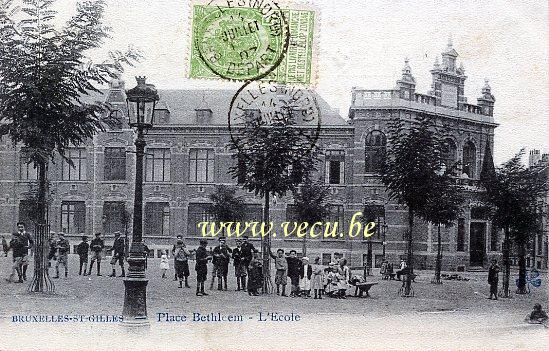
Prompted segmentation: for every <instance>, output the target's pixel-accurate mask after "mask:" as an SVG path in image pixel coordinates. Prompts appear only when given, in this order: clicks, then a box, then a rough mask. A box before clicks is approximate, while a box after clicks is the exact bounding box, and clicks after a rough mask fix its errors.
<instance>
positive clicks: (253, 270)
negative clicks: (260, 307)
mask: <svg viewBox="0 0 549 351" xmlns="http://www.w3.org/2000/svg"><path fill="white" fill-rule="evenodd" d="M262 286H263V264H262V263H261V259H260V258H259V253H258V252H254V257H253V259H252V261H251V262H250V265H249V267H248V295H250V296H258V295H259V292H258V290H259V289H261V287H262Z"/></svg>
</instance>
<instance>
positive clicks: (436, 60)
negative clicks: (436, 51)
mask: <svg viewBox="0 0 549 351" xmlns="http://www.w3.org/2000/svg"><path fill="white" fill-rule="evenodd" d="M433 68H434V69H440V62H439V60H438V56H437V57H435V63H434V65H433Z"/></svg>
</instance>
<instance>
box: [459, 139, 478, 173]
mask: <svg viewBox="0 0 549 351" xmlns="http://www.w3.org/2000/svg"><path fill="white" fill-rule="evenodd" d="M462 164H463V169H462V170H463V173H464V174H466V175H467V176H468V177H469V178H475V176H476V164H477V150H476V147H475V144H473V143H472V142H471V141H468V142H467V143H466V144H465V146H464V147H463V162H462Z"/></svg>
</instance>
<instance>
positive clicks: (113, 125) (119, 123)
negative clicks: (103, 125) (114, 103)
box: [107, 109, 125, 130]
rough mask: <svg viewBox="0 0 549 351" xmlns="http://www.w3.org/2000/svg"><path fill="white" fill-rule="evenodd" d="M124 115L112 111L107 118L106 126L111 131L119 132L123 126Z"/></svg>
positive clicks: (117, 111) (119, 111) (120, 112)
mask: <svg viewBox="0 0 549 351" xmlns="http://www.w3.org/2000/svg"><path fill="white" fill-rule="evenodd" d="M124 118H125V117H124V113H123V112H122V111H121V110H118V109H116V110H113V111H111V112H110V113H109V116H108V117H107V124H108V126H109V128H110V129H111V130H121V129H122V127H123V126H124Z"/></svg>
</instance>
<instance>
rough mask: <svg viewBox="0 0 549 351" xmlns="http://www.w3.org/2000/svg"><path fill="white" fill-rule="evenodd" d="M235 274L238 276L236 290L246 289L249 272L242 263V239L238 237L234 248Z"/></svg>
mask: <svg viewBox="0 0 549 351" xmlns="http://www.w3.org/2000/svg"><path fill="white" fill-rule="evenodd" d="M232 257H233V265H234V275H235V277H236V285H237V288H236V291H240V290H246V276H247V275H248V272H247V271H246V267H245V266H244V264H243V263H242V249H241V241H240V239H236V247H235V248H234V250H233V254H232Z"/></svg>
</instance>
